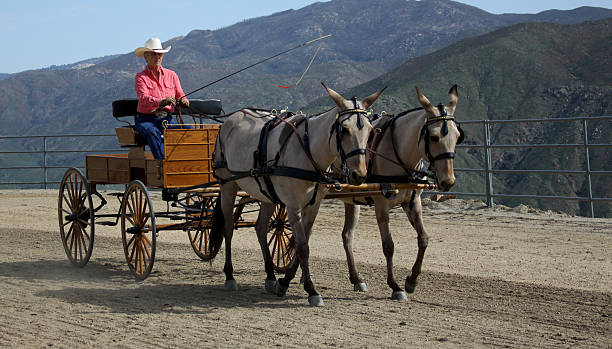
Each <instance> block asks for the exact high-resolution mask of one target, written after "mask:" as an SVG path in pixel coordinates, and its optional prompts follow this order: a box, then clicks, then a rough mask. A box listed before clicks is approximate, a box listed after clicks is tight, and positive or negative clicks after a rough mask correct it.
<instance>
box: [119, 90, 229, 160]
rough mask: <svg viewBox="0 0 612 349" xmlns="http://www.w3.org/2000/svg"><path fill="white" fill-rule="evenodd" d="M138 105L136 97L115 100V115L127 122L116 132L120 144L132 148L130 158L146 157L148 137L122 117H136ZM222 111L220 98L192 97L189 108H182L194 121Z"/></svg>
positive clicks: (219, 113)
mask: <svg viewBox="0 0 612 349" xmlns="http://www.w3.org/2000/svg"><path fill="white" fill-rule="evenodd" d="M137 107H138V99H136V98H128V99H119V100H116V101H113V117H115V119H117V120H118V121H121V122H125V123H127V126H123V127H117V128H115V133H116V134H117V138H118V139H119V145H120V146H121V147H122V148H130V151H129V153H128V158H130V159H137V158H144V157H145V155H144V149H145V145H146V144H147V141H146V139H145V138H144V137H143V136H142V135H140V133H138V131H136V130H135V129H134V124H133V123H132V122H130V121H126V120H124V119H122V118H124V117H134V118H135V117H136V114H137V113H138V112H137V111H136V108H137ZM222 112H223V109H222V107H221V101H220V100H218V99H190V100H189V108H182V109H181V114H182V115H190V116H192V117H194V122H195V117H199V118H202V117H206V116H218V115H221V113H222ZM175 113H176V112H175ZM201 120H202V119H200V121H201ZM162 137H163V136H162Z"/></svg>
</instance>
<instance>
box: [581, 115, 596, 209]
mask: <svg viewBox="0 0 612 349" xmlns="http://www.w3.org/2000/svg"><path fill="white" fill-rule="evenodd" d="M582 130H583V131H584V137H583V138H582V140H583V141H584V160H585V161H584V162H585V165H586V180H587V191H588V195H589V207H590V209H591V218H595V210H594V209H593V187H592V185H591V161H590V160H589V135H588V129H587V119H583V120H582Z"/></svg>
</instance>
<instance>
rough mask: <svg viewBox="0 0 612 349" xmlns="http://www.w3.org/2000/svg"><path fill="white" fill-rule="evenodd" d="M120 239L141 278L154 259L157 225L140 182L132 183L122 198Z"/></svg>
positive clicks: (141, 278)
mask: <svg viewBox="0 0 612 349" xmlns="http://www.w3.org/2000/svg"><path fill="white" fill-rule="evenodd" d="M121 238H122V240H123V251H124V252H125V259H126V261H127V263H128V265H129V267H130V270H131V271H132V273H133V274H134V276H135V277H136V278H137V279H140V280H143V279H145V278H146V277H147V276H149V274H150V273H151V270H152V269H153V262H154V261H155V246H156V240H157V239H156V238H157V227H156V226H155V213H154V212H153V205H152V204H151V198H150V197H149V193H148V192H147V188H146V187H145V186H144V184H142V182H141V181H133V182H131V183H130V184H129V185H128V187H127V189H126V191H125V194H124V195H123V199H122V201H121Z"/></svg>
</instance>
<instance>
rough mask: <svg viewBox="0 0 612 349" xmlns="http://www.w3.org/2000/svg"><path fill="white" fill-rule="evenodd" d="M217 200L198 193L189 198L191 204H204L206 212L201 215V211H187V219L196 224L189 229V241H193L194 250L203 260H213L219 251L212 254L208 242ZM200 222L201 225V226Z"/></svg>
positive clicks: (188, 201) (188, 202)
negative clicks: (195, 212)
mask: <svg viewBox="0 0 612 349" xmlns="http://www.w3.org/2000/svg"><path fill="white" fill-rule="evenodd" d="M216 202H217V198H216V197H201V196H198V195H195V196H191V197H189V198H188V199H187V204H188V205H190V206H196V205H198V203H201V204H202V205H204V212H203V213H202V215H201V216H200V213H197V214H194V213H189V212H187V219H188V220H190V221H191V220H193V224H194V225H195V226H194V227H193V228H189V229H188V230H187V234H188V235H189V241H190V242H191V247H192V248H193V251H194V252H195V253H196V255H198V257H200V259H202V260H203V261H209V260H211V259H212V258H213V257H214V256H215V255H216V254H217V253H216V252H218V251H215V252H214V253H212V254H211V253H210V251H209V244H208V242H209V241H210V240H209V237H210V226H211V223H212V216H213V212H214V208H215V203H216ZM196 207H197V206H196ZM200 207H201V206H200ZM200 220H201V222H198V221H200ZM198 223H199V225H200V226H199V227H198Z"/></svg>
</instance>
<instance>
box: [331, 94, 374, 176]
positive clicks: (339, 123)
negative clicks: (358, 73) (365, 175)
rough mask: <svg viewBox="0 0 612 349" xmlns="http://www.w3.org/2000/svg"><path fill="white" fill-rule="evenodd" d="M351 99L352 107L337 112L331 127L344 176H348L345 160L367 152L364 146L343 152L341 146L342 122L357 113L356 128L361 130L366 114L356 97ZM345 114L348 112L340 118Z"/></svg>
mask: <svg viewBox="0 0 612 349" xmlns="http://www.w3.org/2000/svg"><path fill="white" fill-rule="evenodd" d="M351 100H352V101H353V108H352V109H346V110H343V111H341V112H339V113H338V116H337V117H336V123H335V127H332V129H331V132H332V133H333V132H334V131H336V146H337V148H338V152H339V153H340V159H341V160H342V173H343V175H344V176H345V177H346V176H348V166H347V165H346V160H347V159H348V158H350V157H353V156H359V155H364V156H365V155H366V154H367V150H366V149H365V148H357V149H354V150H352V151H350V152H348V153H345V152H344V148H343V147H342V124H343V123H344V122H345V121H346V120H348V119H350V118H351V116H352V115H353V114H357V128H358V129H360V130H361V129H363V127H364V126H365V124H364V120H363V118H365V117H366V115H367V114H368V112H367V110H365V109H362V108H360V107H359V105H358V104H357V98H356V97H353V98H351ZM347 114H349V116H348V117H347V118H345V119H344V120H341V119H340V118H341V117H342V116H343V115H347ZM331 136H332V135H331V134H330V141H331Z"/></svg>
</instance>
